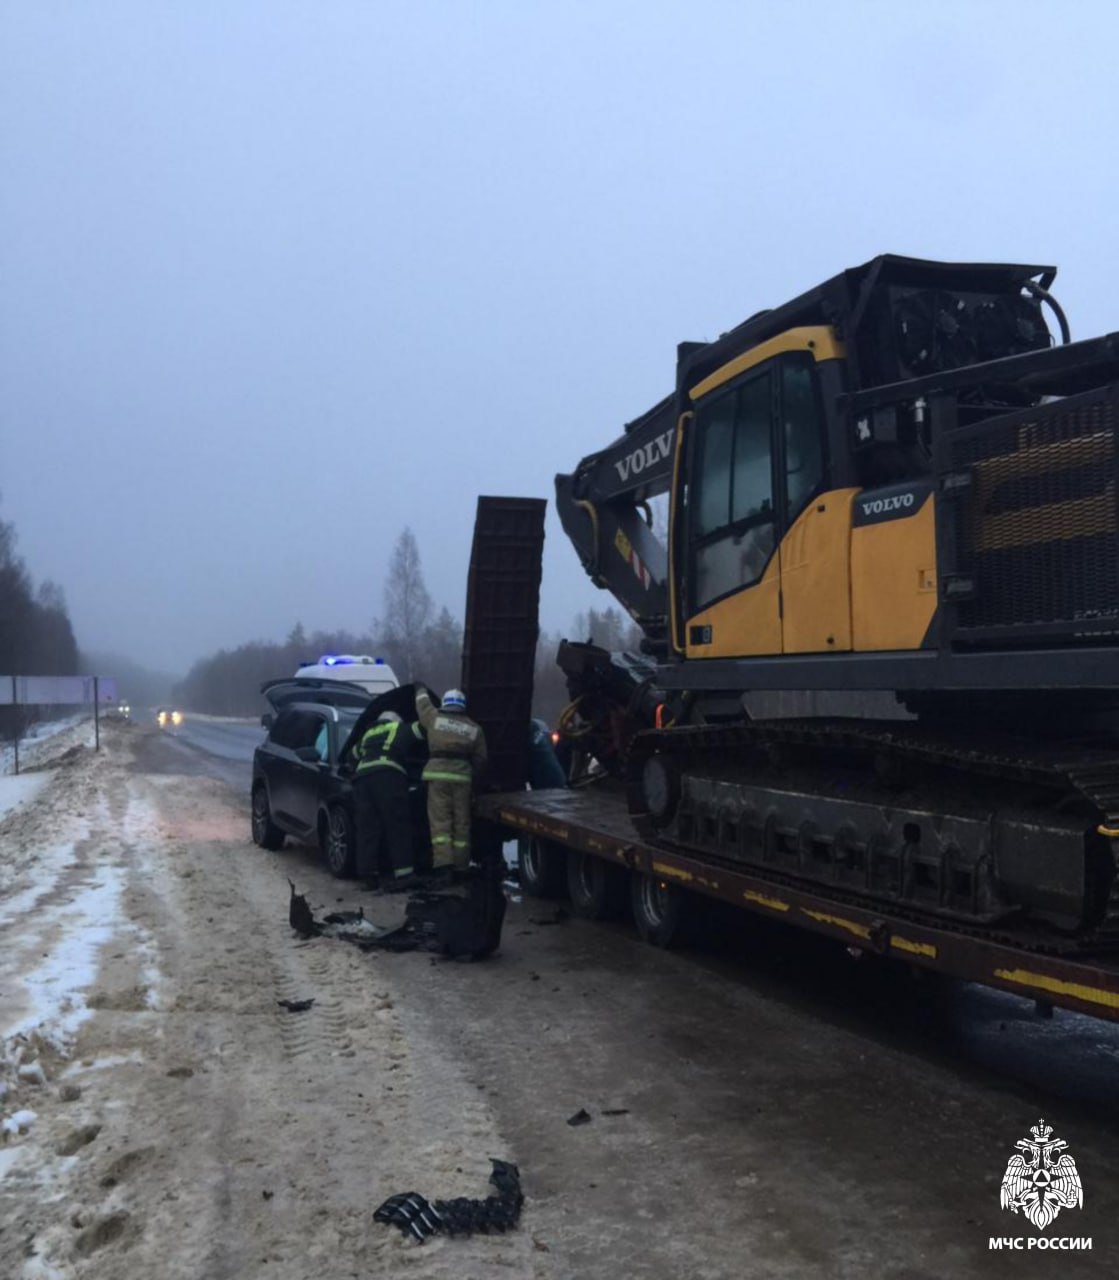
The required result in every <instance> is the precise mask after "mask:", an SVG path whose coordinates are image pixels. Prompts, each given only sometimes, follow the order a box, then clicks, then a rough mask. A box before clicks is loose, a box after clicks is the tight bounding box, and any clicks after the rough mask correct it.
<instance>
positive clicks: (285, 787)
mask: <svg viewBox="0 0 1119 1280" xmlns="http://www.w3.org/2000/svg"><path fill="white" fill-rule="evenodd" d="M298 716H299V712H298V711H295V710H288V711H281V712H280V713H279V715H278V716H277V717H276V719H275V721H274V723H273V724H272V727H271V728H270V729H269V731H268V736H267V738H265V740H264V741H263V742H262V743H261V744H260V746H259V747H258V748H257V757H256V759H257V764H258V765H259V767H260V771H261V773H262V774H263V776H264V781H265V784H266V786H267V788H268V803H269V806H270V808H271V810H272V817H273V820H274V821H275V822H277V823H278V824H279V825H280V826H281V827H283V828H284V830H285V831H290V830H292V829H293V825H292V818H291V804H292V798H291V797H292V792H293V784H294V779H295V772H296V770H295V766H296V764H297V763H298V761H297V760H296V756H295V751H294V743H295V741H296V739H297V736H298V733H299V722H298Z"/></svg>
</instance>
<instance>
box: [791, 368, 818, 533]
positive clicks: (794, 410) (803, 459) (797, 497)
mask: <svg viewBox="0 0 1119 1280" xmlns="http://www.w3.org/2000/svg"><path fill="white" fill-rule="evenodd" d="M781 421H782V423H783V427H784V437H785V439H784V444H785V504H786V505H785V522H786V527H788V525H791V524H792V522H793V521H794V520H795V519H796V518H797V516H798V515H800V513H801V511H803V510H804V507H805V506H806V504H807V503H808V500H809V498H811V497H812V496H813V494H814V493H816V492H817V491H818V490H819V488H820V487H821V485H822V483H823V479H824V430H823V419H822V417H821V414H820V408H819V402H818V400H817V398H816V373H815V369H814V367H813V361H812V358H811V357H810V356H800V355H797V356H787V357H786V358H785V359H783V360H782V361H781Z"/></svg>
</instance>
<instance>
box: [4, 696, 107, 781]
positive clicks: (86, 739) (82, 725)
mask: <svg viewBox="0 0 1119 1280" xmlns="http://www.w3.org/2000/svg"><path fill="white" fill-rule="evenodd" d="M93 739H94V734H93V717H92V715H89V714H86V713H85V712H83V713H81V714H80V715H73V716H65V717H63V718H62V719H61V720H44V721H42V722H41V723H40V724H36V725H32V727H31V728H30V729H29V730H28V731H27V736H26V737H25V738H20V740H19V771H20V774H21V775H22V774H23V773H27V772H31V771H32V770H33V769H39V768H42V767H43V765H44V764H45V763H47V762H48V761H50V760H51V759H53V758H54V757H55V756H57V755H59V754H61V753H62V752H64V751H67V750H69V748H70V747H77V746H81V747H85V746H89V747H92V746H93ZM15 763H16V755H15V748H14V747H13V745H12V744H11V743H10V742H5V743H4V744H3V745H2V746H0V774H12V773H13V772H14V770H15Z"/></svg>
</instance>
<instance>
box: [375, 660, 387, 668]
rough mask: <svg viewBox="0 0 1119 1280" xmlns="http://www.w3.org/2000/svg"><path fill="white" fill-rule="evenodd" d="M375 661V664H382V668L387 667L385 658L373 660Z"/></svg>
mask: <svg viewBox="0 0 1119 1280" xmlns="http://www.w3.org/2000/svg"><path fill="white" fill-rule="evenodd" d="M373 661H374V662H379V663H380V664H381V666H382V667H383V666H384V665H385V660H384V658H374V659H373Z"/></svg>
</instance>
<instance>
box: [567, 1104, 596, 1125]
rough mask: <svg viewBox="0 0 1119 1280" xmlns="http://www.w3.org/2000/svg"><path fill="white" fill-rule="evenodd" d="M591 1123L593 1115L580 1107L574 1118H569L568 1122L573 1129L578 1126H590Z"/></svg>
mask: <svg viewBox="0 0 1119 1280" xmlns="http://www.w3.org/2000/svg"><path fill="white" fill-rule="evenodd" d="M590 1122H591V1113H590V1112H589V1111H588V1110H587V1109H586V1107H580V1108H579V1110H578V1111H576V1112H575V1114H574V1115H573V1116H569V1117H568V1120H567V1123H568V1124H569V1125H571V1127H572V1128H573V1129H574V1128H575V1126H576V1125H579V1124H590Z"/></svg>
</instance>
